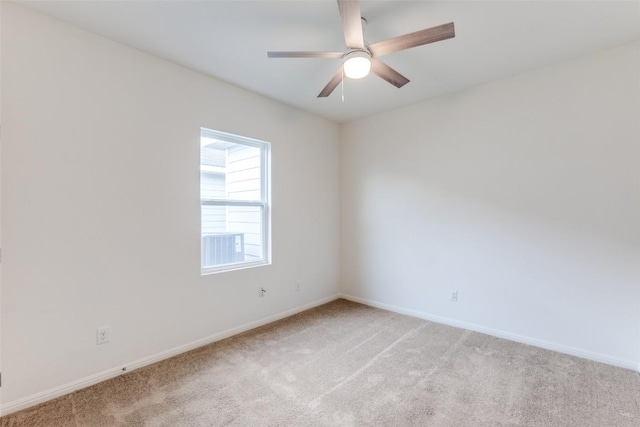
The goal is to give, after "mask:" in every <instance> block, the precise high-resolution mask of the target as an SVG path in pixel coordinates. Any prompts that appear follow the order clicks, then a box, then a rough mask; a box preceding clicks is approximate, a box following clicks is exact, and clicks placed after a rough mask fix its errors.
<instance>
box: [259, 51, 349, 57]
mask: <svg viewBox="0 0 640 427" xmlns="http://www.w3.org/2000/svg"><path fill="white" fill-rule="evenodd" d="M343 56H344V53H343V52H306V51H301V52H267V57H269V58H342V57H343Z"/></svg>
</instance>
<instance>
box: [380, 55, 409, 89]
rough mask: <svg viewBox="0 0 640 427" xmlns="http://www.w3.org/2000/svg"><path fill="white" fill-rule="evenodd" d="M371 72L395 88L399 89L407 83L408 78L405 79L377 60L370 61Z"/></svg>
mask: <svg viewBox="0 0 640 427" xmlns="http://www.w3.org/2000/svg"><path fill="white" fill-rule="evenodd" d="M371 72H372V73H373V74H375V75H376V76H378V77H381V78H382V79H384V80H386V81H388V82H389V83H391V84H392V85H394V86H395V87H397V88H401V87H402V86H404V85H406V84H407V83H409V79H408V78H406V77H405V76H403V75H402V74H400V73H399V72H397V71H396V70H394V69H393V68H391V67H389V66H388V65H387V64H385V63H384V62H382V61H380V60H379V59H375V58H374V59H372V60H371Z"/></svg>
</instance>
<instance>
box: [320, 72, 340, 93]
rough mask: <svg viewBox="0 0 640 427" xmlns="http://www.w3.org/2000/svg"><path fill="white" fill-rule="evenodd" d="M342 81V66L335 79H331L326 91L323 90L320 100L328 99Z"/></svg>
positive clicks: (325, 88)
mask: <svg viewBox="0 0 640 427" xmlns="http://www.w3.org/2000/svg"><path fill="white" fill-rule="evenodd" d="M341 80H342V65H341V66H340V68H338V72H337V73H336V74H335V75H334V76H333V77H331V80H329V83H327V85H326V86H325V87H324V89H322V91H321V92H320V94H319V95H318V98H326V97H327V96H329V95H331V92H333V90H334V89H335V88H336V87H337V86H338V85H339V84H340V81H341Z"/></svg>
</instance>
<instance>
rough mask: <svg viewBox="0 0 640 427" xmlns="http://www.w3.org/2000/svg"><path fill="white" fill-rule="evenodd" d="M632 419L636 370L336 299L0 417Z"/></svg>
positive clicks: (390, 421)
mask: <svg viewBox="0 0 640 427" xmlns="http://www.w3.org/2000/svg"><path fill="white" fill-rule="evenodd" d="M219 425H224V426H226V425H231V426H251V427H253V426H434V427H435V426H440V427H442V426H451V427H464V426H470V427H471V426H473V427H482V426H491V427H497V426H544V427H554V426H567V427H569V426H570V427H589V426H593V427H605V426H610V427H626V426H628V427H638V426H640V375H638V373H636V372H633V371H630V370H625V369H620V368H614V367H611V366H608V365H603V364H599V363H595V362H590V361H587V360H582V359H578V358H575V357H571V356H566V355H563V354H559V353H554V352H551V351H547V350H542V349H539V348H536V347H531V346H527V345H522V344H517V343H514V342H511V341H506V340H502V339H498V338H493V337H490V336H487V335H482V334H478V333H475V332H470V331H465V330H462V329H456V328H452V327H449V326H444V325H441V324H437V323H431V322H427V321H424V320H421V319H416V318H412V317H407V316H402V315H398V314H394V313H390V312H387V311H383V310H378V309H375V308H371V307H367V306H363V305H360V304H356V303H352V302H349V301H345V300H338V301H334V302H332V303H329V304H326V305H323V306H321V307H318V308H315V309H312V310H309V311H306V312H304V313H301V314H299V315H296V316H293V317H290V318H287V319H284V320H282V321H279V322H276V323H272V324H270V325H267V326H264V327H261V328H258V329H255V330H252V331H249V332H246V333H244V334H241V335H238V336H235V337H232V338H229V339H226V340H224V341H220V342H217V343H214V344H211V345H208V346H206V347H202V348H199V349H197V350H194V351H191V352H189V353H185V354H182V355H180V356H177V357H174V358H172V359H169V360H165V361H163V362H160V363H157V364H155V365H151V366H149V367H146V368H143V369H139V370H137V371H134V372H130V373H128V374H126V375H122V376H120V377H117V378H114V379H112V380H109V381H106V382H103V383H100V384H98V385H95V386H93V387H90V388H86V389H83V390H80V391H77V392H74V393H72V394H70V395H67V396H64V397H61V398H59V399H56V400H54V401H51V402H47V403H45V404H42V405H39V406H36V407H33V408H30V409H27V410H25V411H22V412H18V413H15V414H11V415H9V416H7V417H4V418H3V419H2V427H8V426H29V427H36V426H56V427H66V426H91V427H94V426H95V427H98V426H167V427H169V426H171V427H174V426H219Z"/></svg>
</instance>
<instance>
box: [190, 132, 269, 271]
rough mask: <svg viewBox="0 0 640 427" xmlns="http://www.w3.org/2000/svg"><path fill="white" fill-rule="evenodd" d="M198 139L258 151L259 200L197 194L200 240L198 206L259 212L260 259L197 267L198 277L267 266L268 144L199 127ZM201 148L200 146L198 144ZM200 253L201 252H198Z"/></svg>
mask: <svg viewBox="0 0 640 427" xmlns="http://www.w3.org/2000/svg"><path fill="white" fill-rule="evenodd" d="M202 137H207V138H212V139H216V140H218V141H225V142H232V143H234V144H240V145H246V146H249V147H256V148H259V149H260V159H261V163H260V187H261V188H260V200H229V199H225V200H222V199H203V198H202V195H200V207H201V209H200V239H202V206H203V205H207V206H254V207H260V208H261V209H262V227H261V231H262V252H263V259H261V260H259V261H245V262H238V263H233V264H223V265H217V266H213V267H203V266H202V264H201V265H200V274H201V275H206V274H212V273H221V272H224V271H232V270H240V269H244V268H251V267H258V266H262V265H269V264H271V209H270V207H271V191H270V184H271V182H270V181H271V143H269V142H266V141H260V140H258V139H253V138H248V137H245V136H240V135H234V134H231V133H226V132H221V131H217V130H212V129H207V128H200V139H201V140H202ZM201 146H202V145H201ZM200 250H201V251H202V249H200Z"/></svg>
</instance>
